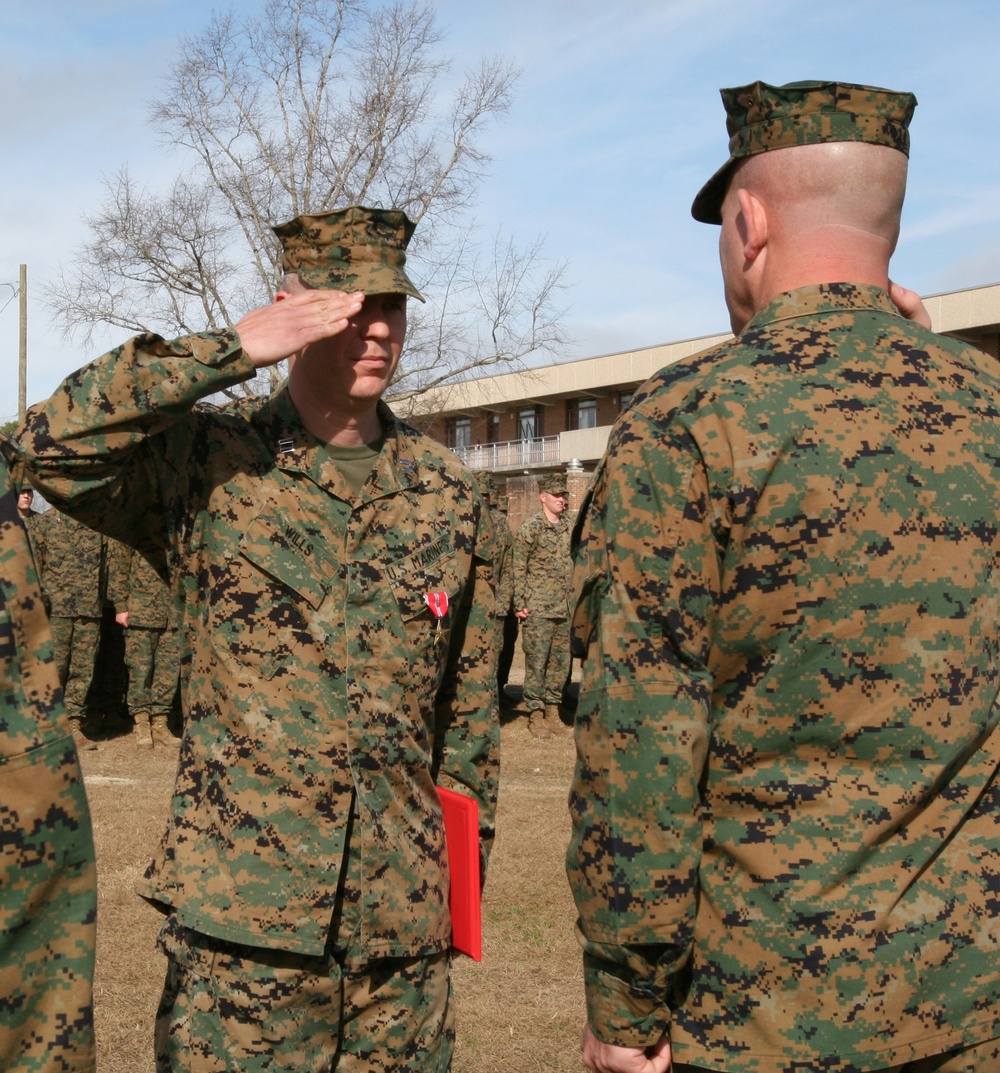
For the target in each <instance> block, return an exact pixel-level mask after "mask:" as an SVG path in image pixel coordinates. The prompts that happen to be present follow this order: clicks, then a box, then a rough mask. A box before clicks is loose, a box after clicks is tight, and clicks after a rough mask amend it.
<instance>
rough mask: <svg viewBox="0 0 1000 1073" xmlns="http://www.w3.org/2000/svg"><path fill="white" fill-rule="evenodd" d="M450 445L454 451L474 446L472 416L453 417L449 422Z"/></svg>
mask: <svg viewBox="0 0 1000 1073" xmlns="http://www.w3.org/2000/svg"><path fill="white" fill-rule="evenodd" d="M448 446H449V447H450V448H451V449H452V450H453V451H460V450H461V449H462V448H463V447H471V446H472V418H471V417H453V418H452V419H451V420H450V421H449V422H448Z"/></svg>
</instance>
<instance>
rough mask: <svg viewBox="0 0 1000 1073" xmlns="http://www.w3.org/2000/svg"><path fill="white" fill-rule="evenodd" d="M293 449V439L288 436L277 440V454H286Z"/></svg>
mask: <svg viewBox="0 0 1000 1073" xmlns="http://www.w3.org/2000/svg"><path fill="white" fill-rule="evenodd" d="M294 450H295V440H293V439H292V438H291V437H290V436H288V437H286V438H285V439H283V440H278V454H281V455H287V454H290V453H291V452H292V451H294Z"/></svg>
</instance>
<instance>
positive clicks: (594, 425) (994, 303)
mask: <svg viewBox="0 0 1000 1073" xmlns="http://www.w3.org/2000/svg"><path fill="white" fill-rule="evenodd" d="M924 302H925V305H926V306H927V309H928V311H929V312H930V315H931V321H932V323H933V325H934V328H935V330H936V331H939V332H943V333H944V334H946V335H952V336H955V337H957V338H960V339H962V340H964V341H965V342H968V343H971V344H972V345H973V346H976V347H978V348H979V349H980V350H983V351H985V352H986V353H987V354H989V355H990V356H991V357H993V358H996V359H998V360H1000V284H993V285H990V286H985V287H973V288H970V289H968V290H963V291H952V292H949V293H947V294H939V295H932V296H930V297H927V298H925V299H924ZM727 338H729V333H728V332H725V333H722V334H720V335H710V336H702V337H700V338H697V339H687V340H684V341H682V342H677V343H666V344H664V345H662V346H653V347H647V348H645V349H643V350H633V351H625V352H623V353H620V354H606V355H603V356H601V357H596V358H583V359H581V360H579V361H568V362H559V363H557V364H553V365H545V366H541V367H538V368H532V369H524V370H521V371H518V372H511V373H502V374H499V375H495V376H484V377H480V378H477V379H473V380H464V381H461V382H459V383H456V384H451V385H449V386H447V387H444V388H440V389H438V390H436V391H434V392H432V393H428V394H426V395H420V396H417V397H416V398H414V399H412V400H409V406H407V404H406V400H399V399H396V400H394V401H393V405H394V408H395V409H397V411H398V412H399V413H401V414H402V415H404V416H408V417H410V418H412V419H413V420H415V421H416V422H418V423H419V424H420V426H421V427H422V428H423V429H425V430H426V431H427V432H428V433H429V434H430V435H432V436H434V437H435V438H436V439H438V440H440V441H441V442H442V443H444V444H446V445H447V446H448V447H450V448H451V449H452V450H453V451H455V453H456V454H457V455H459V456H460V457H461V458H462V459H463V461H465V463H466V464H467V465H468V466H469V467H470V468H471V469H472V470H474V471H480V470H488V471H489V472H490V473H492V474H493V475H494V477H495V479H496V483H497V487H498V489H500V500H501V505H502V506H506V509H507V513H508V519H509V521H510V524H511V528H512V529H516V528H517V527H518V526H519V525H520V524H521V522H522V521H523V520H524V519H525V518H526V517H527V516H528V515H529V514H532V513H534V512H535V511H536V510H538V478H539V477H540V476H542V475H543V474H545V473H551V472H553V471H554V470H557V469H563V470H565V472H566V476H567V485H568V490H569V496H570V504H569V505H570V509H571V510H576V509H577V508H578V507H579V505H580V501H581V500H582V498H583V495H584V492H585V491H586V488H587V482H588V480H589V476H590V474H591V473H593V471H594V468H595V466H596V465H597V462H598V460H599V459H600V457H601V455H602V453H603V452H604V448H605V446H606V445H607V441H608V436H609V434H610V432H611V426H612V425H613V424H614V422H615V419H616V418H617V416H618V414H619V413H620V412H621V411H622V409H623V408H624V407H625V406H627V405H628V402H629V400H630V399H631V397H632V394H633V392H634V391H635V390H636V388H637V387H639V386H640V385H641V384H642V383H643V382H644V381H645V380H646V379H647V378H648V377H650V376H651V375H652V374H653V373H655V372H656V371H657V370H658V369H661V368H663V366H664V365H669V364H671V363H672V362H675V361H679V360H680V359H681V358H684V357H688V356H689V355H691V354H697V353H698V352H699V351H702V350H704V349H706V348H707V347H710V346H714V345H715V344H716V343H720V342H722V341H723V340H725V339H727ZM404 361H405V357H404Z"/></svg>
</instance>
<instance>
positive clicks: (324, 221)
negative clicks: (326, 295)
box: [272, 205, 424, 302]
mask: <svg viewBox="0 0 1000 1073" xmlns="http://www.w3.org/2000/svg"><path fill="white" fill-rule="evenodd" d="M415 227H416V224H414V223H413V222H412V221H411V220H410V219H409V218H408V217H407V215H406V213H405V212H401V211H400V210H399V209H367V208H364V207H363V206H361V205H352V206H351V207H350V208H347V209H336V210H334V211H333V212H321V213H318V214H316V215H315V216H296V217H295V219H294V220H290V221H289V222H288V223H287V224H279V225H278V226H277V227H274V228H272V230H273V231H274V233H275V234H276V235H277V236H278V238H279V239H280V240H281V246H282V250H283V257H282V263H283V265H284V268H285V271H286V272H294V273H296V274H297V275H298V277H299V279H301V280H302V281H303V282H304V283H307V284H308V285H309V286H310V287H319V288H324V289H327V290H338V291H347V292H352V291H364V292H365V293H366V294H409V295H412V296H413V297H414V298H419V299H420V301H421V302H422V301H423V300H424V299H423V296H422V295H421V293H420V292H419V291H418V290H417V288H416V287H415V286H414V285H413V284H412V283H411V282H410V279H409V277H408V276H407V275H406V272H405V271H404V269H403V266H404V265H405V264H406V247H407V244H408V243H409V241H410V238H411V236H412V235H413V231H414V229H415Z"/></svg>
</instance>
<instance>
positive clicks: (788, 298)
mask: <svg viewBox="0 0 1000 1073" xmlns="http://www.w3.org/2000/svg"><path fill="white" fill-rule="evenodd" d="M864 309H869V310H873V311H875V310H877V311H878V312H880V313H890V314H892V315H893V316H899V310H898V309H896V307H895V306H894V305H893V304H892V300H891V299H890V298H889V295H888V294H886V292H885V291H884V290H883V289H882V288H881V287H873V286H871V285H869V284H864V283H815V284H811V285H810V286H808V287H799V288H798V289H797V290H794V291H785V292H784V293H783V294H779V295H777V296H776V297H775V298H772V299H771V301H770V302H768V304H767V305H766V306H764V308H763V309H762V310H760V312H758V313H757V314H756V315H755V316H754V317H753V318H752V319H751V320H750V322H749V323H748V324H747V326H746V327H745V328H744V329H743V331H742V332H740V335H745V334H746V333H747V332H748V331H753V330H759V329H761V328H765V327H767V326H769V325H771V324H774V323H776V322H778V321H782V320H794V319H796V318H798V317H811V316H815V315H817V314H821V313H842V312H844V311H846V310H853V311H855V312H857V311H858V310H864Z"/></svg>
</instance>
